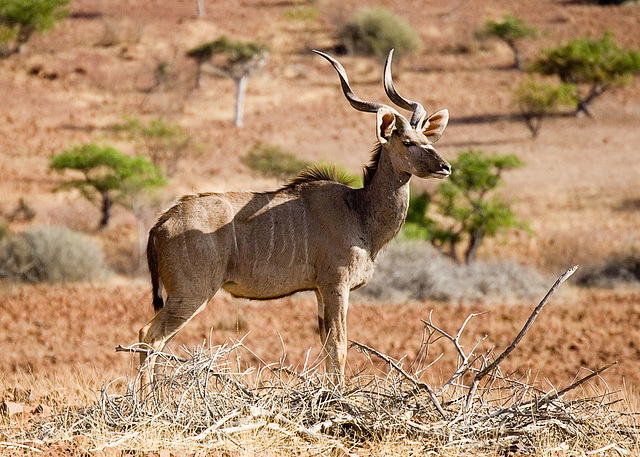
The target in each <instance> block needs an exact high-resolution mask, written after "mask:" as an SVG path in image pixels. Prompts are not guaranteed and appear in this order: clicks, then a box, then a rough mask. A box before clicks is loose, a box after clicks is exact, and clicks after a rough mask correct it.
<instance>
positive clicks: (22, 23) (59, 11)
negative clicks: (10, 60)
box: [0, 0, 69, 57]
mask: <svg viewBox="0 0 640 457" xmlns="http://www.w3.org/2000/svg"><path fill="white" fill-rule="evenodd" d="M68 3H69V0H2V1H1V2H0V57H3V56H4V57H6V56H8V55H11V54H13V53H14V52H19V51H20V48H21V47H22V46H24V44H25V43H26V42H27V41H29V39H30V38H31V35H33V34H34V33H35V32H40V33H45V32H47V31H49V30H50V29H51V28H53V26H54V25H55V23H56V21H58V20H59V19H62V18H63V17H65V16H66V15H67V10H66V9H65V8H64V7H65V6H67V4H68Z"/></svg>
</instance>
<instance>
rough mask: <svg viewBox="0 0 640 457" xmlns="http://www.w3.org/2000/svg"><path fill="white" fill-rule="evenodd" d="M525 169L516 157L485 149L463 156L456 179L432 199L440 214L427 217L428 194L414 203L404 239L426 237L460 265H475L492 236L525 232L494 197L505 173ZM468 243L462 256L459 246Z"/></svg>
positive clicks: (440, 187) (458, 161) (454, 165)
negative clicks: (461, 263) (509, 231)
mask: <svg viewBox="0 0 640 457" xmlns="http://www.w3.org/2000/svg"><path fill="white" fill-rule="evenodd" d="M523 165H524V164H523V162H522V161H521V160H520V159H518V157H516V156H515V155H506V156H501V155H498V154H494V155H489V156H487V155H485V154H484V152H483V151H482V150H477V151H474V150H469V151H466V152H463V153H461V154H460V155H459V156H458V158H457V159H456V160H455V161H454V162H452V164H451V169H452V172H451V176H450V177H449V178H448V179H447V180H446V181H443V182H442V183H440V184H439V185H438V191H437V194H436V195H435V196H434V197H433V202H435V205H436V208H437V211H438V213H439V214H438V215H436V216H435V217H431V216H429V215H428V207H429V206H430V202H431V198H430V197H429V196H428V195H425V194H422V195H417V196H416V197H414V198H412V200H411V201H410V204H409V212H408V217H407V224H406V225H407V229H408V232H405V235H408V236H413V237H416V236H418V237H421V238H426V239H427V240H429V241H430V242H431V243H433V244H434V245H435V246H436V247H437V248H439V249H440V250H442V251H444V252H445V253H446V254H448V255H449V256H450V257H451V258H453V259H454V260H455V261H456V262H459V263H460V262H462V261H464V262H466V263H471V262H473V261H474V260H475V258H476V254H477V251H478V248H479V247H480V246H481V245H482V243H483V242H484V240H485V239H486V238H487V237H492V236H496V235H497V234H499V233H500V232H502V231H504V230H507V229H510V228H526V226H525V224H524V223H523V222H522V221H520V220H519V219H518V218H517V216H516V215H515V213H514V212H513V211H512V210H511V208H510V206H509V203H508V202H507V201H505V200H504V199H503V198H501V197H500V196H498V195H495V193H494V190H495V189H496V188H498V187H499V186H500V185H502V184H503V181H502V179H501V175H502V173H503V172H504V171H505V170H509V169H513V168H518V167H521V166H523ZM464 243H466V246H465V247H464V248H463V251H464V252H463V254H462V257H460V253H459V252H458V251H459V249H458V247H459V246H460V245H461V244H464Z"/></svg>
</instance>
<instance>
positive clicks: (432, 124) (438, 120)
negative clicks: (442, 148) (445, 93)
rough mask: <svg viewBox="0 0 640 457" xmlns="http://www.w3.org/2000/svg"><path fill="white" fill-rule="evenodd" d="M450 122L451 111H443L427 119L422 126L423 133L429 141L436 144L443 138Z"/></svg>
mask: <svg viewBox="0 0 640 457" xmlns="http://www.w3.org/2000/svg"><path fill="white" fill-rule="evenodd" d="M448 122H449V110H446V109H441V110H440V111H437V112H435V113H433V114H432V115H431V116H429V117H428V118H427V119H425V121H424V123H423V124H422V133H423V134H424V136H426V137H427V139H428V140H429V141H431V142H432V143H435V142H436V141H438V140H439V139H440V137H441V136H442V132H444V129H445V127H446V126H447V123H448Z"/></svg>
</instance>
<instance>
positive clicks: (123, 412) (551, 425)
mask: <svg viewBox="0 0 640 457" xmlns="http://www.w3.org/2000/svg"><path fill="white" fill-rule="evenodd" d="M571 273H572V271H569V272H567V273H565V275H563V277H561V278H560V279H559V280H558V281H557V282H556V284H555V285H554V287H553V288H552V290H551V291H550V293H549V294H547V296H545V298H544V299H543V301H542V302H541V303H540V304H539V305H538V306H537V307H536V308H535V310H534V311H533V313H532V314H531V315H530V317H529V319H528V320H527V322H526V324H525V325H524V327H523V329H522V330H521V331H520V333H519V334H518V336H516V337H515V338H514V340H513V342H512V343H511V345H509V347H508V348H507V349H506V350H505V351H504V352H502V353H501V354H500V355H496V354H493V353H491V352H489V353H485V352H482V351H479V352H478V353H476V348H477V346H474V347H473V348H471V349H468V348H463V347H462V346H461V345H460V341H459V340H460V336H461V335H462V334H463V331H464V329H465V326H466V324H467V323H468V321H469V320H470V319H471V318H473V317H474V315H470V316H468V317H467V318H466V319H465V320H464V322H462V323H461V326H460V328H459V330H458V331H457V333H452V334H451V335H450V334H448V333H446V332H445V331H444V330H441V329H439V328H438V327H436V326H435V325H434V324H433V323H432V322H431V321H429V322H425V328H424V334H423V337H422V340H423V343H422V347H421V353H422V354H429V351H430V348H431V351H433V347H434V346H432V344H433V343H434V342H436V341H438V340H443V339H444V340H448V341H449V342H450V343H451V345H450V346H449V347H450V349H451V350H453V351H454V352H455V353H457V354H458V356H459V363H458V366H457V368H456V369H455V372H454V373H452V375H451V378H450V379H449V380H447V381H446V382H443V383H442V385H441V386H439V387H437V386H432V385H430V384H429V383H428V382H427V381H425V379H426V378H427V376H426V374H427V373H428V372H429V371H430V370H431V369H432V366H433V364H435V363H437V361H438V360H439V358H436V361H435V362H432V361H431V360H427V359H431V357H429V358H427V357H421V358H420V359H419V361H418V362H416V363H413V364H412V365H411V366H409V367H406V366H404V365H403V362H402V361H399V360H394V359H392V358H391V357H389V356H387V355H385V354H382V353H380V352H378V351H376V350H375V349H372V348H370V347H367V346H365V345H362V344H360V343H357V342H353V344H354V345H355V346H356V347H357V348H358V349H359V350H361V351H363V352H364V353H366V354H368V355H369V356H371V357H375V358H379V359H381V360H383V361H384V362H385V363H386V364H387V365H386V369H385V368H382V369H381V368H376V365H375V364H374V363H372V364H371V368H370V369H369V370H363V371H360V372H359V373H357V374H356V375H353V376H348V377H346V378H345V380H344V385H343V386H335V385H333V384H332V383H331V382H330V381H329V380H328V379H327V378H326V377H325V375H324V374H323V373H322V372H320V370H319V369H318V366H319V365H320V364H321V361H315V362H314V363H311V364H305V366H303V367H302V368H301V369H297V370H294V369H292V368H291V367H285V366H283V365H282V363H280V364H265V363H264V362H262V361H260V362H259V364H258V366H257V367H256V366H255V364H253V365H254V368H249V369H244V368H242V367H243V363H244V362H243V361H244V360H246V359H249V360H255V359H256V358H257V356H256V355H255V353H253V352H252V351H251V350H250V349H249V348H247V347H246V346H245V345H244V344H243V342H242V341H241V340H239V341H238V340H236V341H233V342H231V343H229V344H227V345H223V346H215V347H208V348H205V347H202V348H199V349H194V350H192V351H188V352H189V356H188V357H187V358H186V359H179V358H177V357H175V356H173V355H170V354H163V353H157V354H155V355H156V356H157V358H158V360H157V363H158V364H159V366H160V367H161V370H160V372H159V373H158V374H157V375H156V377H155V380H154V382H153V383H151V384H143V383H142V382H141V379H142V374H143V373H144V371H145V370H148V369H149V367H148V366H145V367H143V368H142V370H140V371H138V372H137V373H136V375H135V376H134V379H132V380H131V381H130V382H129V383H128V385H127V387H126V390H125V392H124V393H112V392H110V390H111V388H110V387H105V388H103V389H102V390H101V392H100V395H99V398H98V400H97V401H95V402H94V403H92V404H89V405H88V406H82V407H75V408H67V409H64V410H63V411H61V412H59V413H58V414H56V415H53V416H51V417H49V418H43V419H41V420H39V421H37V422H35V423H34V424H33V425H32V426H30V427H25V429H22V430H16V429H9V428H5V429H4V430H3V429H2V428H0V433H1V434H3V435H4V436H5V438H4V445H6V446H15V447H16V448H18V450H21V449H20V446H22V447H31V448H32V449H36V450H45V451H46V450H47V449H49V448H48V446H59V445H60V443H70V446H71V445H74V444H77V443H82V445H83V449H84V452H89V453H93V452H99V451H103V450H104V451H106V450H107V449H109V450H110V451H113V450H118V449H121V450H131V449H135V450H137V451H151V452H157V451H158V450H161V449H173V450H177V449H179V450H181V451H186V452H196V453H198V454H199V455H204V454H212V453H219V454H220V455H229V454H231V455H235V454H236V453H239V454H241V455H327V453H328V452H337V454H340V455H362V453H363V452H364V453H365V454H366V453H367V452H373V453H374V454H376V455H379V454H389V455H399V454H400V453H402V454H406V455H418V454H419V455H423V454H424V455H426V454H429V453H434V455H444V456H452V455H461V454H462V453H471V454H473V455H509V454H512V453H513V454H521V455H525V454H526V455H532V454H536V455H549V453H551V454H553V455H585V454H588V455H590V454H597V453H604V452H607V451H609V452H618V453H619V454H620V455H628V454H630V453H631V452H634V451H635V452H637V451H638V436H637V425H638V424H637V423H636V422H635V417H636V415H637V414H638V413H634V412H631V411H628V410H626V409H625V408H626V407H625V406H620V405H621V404H620V403H618V401H619V400H620V395H616V394H613V393H610V392H608V391H607V390H606V389H602V388H600V387H597V386H596V385H597V384H598V383H597V382H594V381H597V380H598V379H599V378H600V375H601V373H602V371H604V370H605V369H606V368H607V367H603V368H600V369H598V370H595V371H592V372H591V373H590V374H588V375H587V376H585V377H583V378H581V379H578V380H575V381H574V382H573V383H572V384H570V385H569V386H567V387H565V388H563V389H559V390H556V389H552V390H549V391H546V390H544V389H543V388H542V387H541V386H540V385H539V384H535V383H533V384H530V383H529V382H528V380H527V379H522V378H519V379H514V378H513V377H511V376H510V375H509V374H506V373H503V372H502V371H501V370H500V362H501V361H502V360H504V359H505V358H506V357H508V356H509V354H510V353H511V351H513V350H514V349H515V346H516V345H517V344H518V343H519V342H520V341H521V339H522V337H523V336H524V334H525V333H526V332H527V330H528V329H529V328H530V326H531V324H533V320H534V319H535V317H536V316H537V315H538V313H539V312H540V311H541V310H542V307H543V306H544V305H545V303H546V302H547V301H548V298H549V297H550V295H551V293H552V292H553V291H554V290H555V289H556V288H557V287H558V286H559V285H560V284H561V283H562V281H564V280H565V279H566V278H567V277H568V276H569V275H570V274H571ZM452 335H455V336H452ZM122 349H123V350H131V351H134V352H135V351H138V352H139V351H143V350H144V351H146V349H144V348H140V347H132V348H122ZM432 357H433V356H432ZM605 386H606V384H605ZM615 405H617V406H615ZM216 455H217V454H216Z"/></svg>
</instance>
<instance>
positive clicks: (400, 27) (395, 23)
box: [339, 8, 420, 60]
mask: <svg viewBox="0 0 640 457" xmlns="http://www.w3.org/2000/svg"><path fill="white" fill-rule="evenodd" d="M339 35H340V40H341V41H342V43H343V45H344V47H345V48H346V49H347V52H349V53H352V54H364V55H373V56H376V57H377V58H379V59H380V60H384V59H385V58H386V56H387V54H388V53H389V51H390V50H391V49H395V56H396V57H401V56H402V55H403V54H408V53H410V52H412V51H415V50H416V49H417V48H418V45H419V44H420V35H419V34H418V32H417V31H416V30H415V29H414V28H413V27H411V25H409V24H408V23H407V22H406V21H405V20H403V19H401V18H399V17H398V16H395V15H394V14H393V13H391V12H390V11H389V10H386V9H384V8H375V9H372V8H365V9H361V10H359V11H358V12H356V14H355V15H354V16H353V17H352V18H351V19H350V20H349V21H348V22H347V23H346V24H345V25H344V26H343V27H342V29H341V30H340V32H339Z"/></svg>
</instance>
